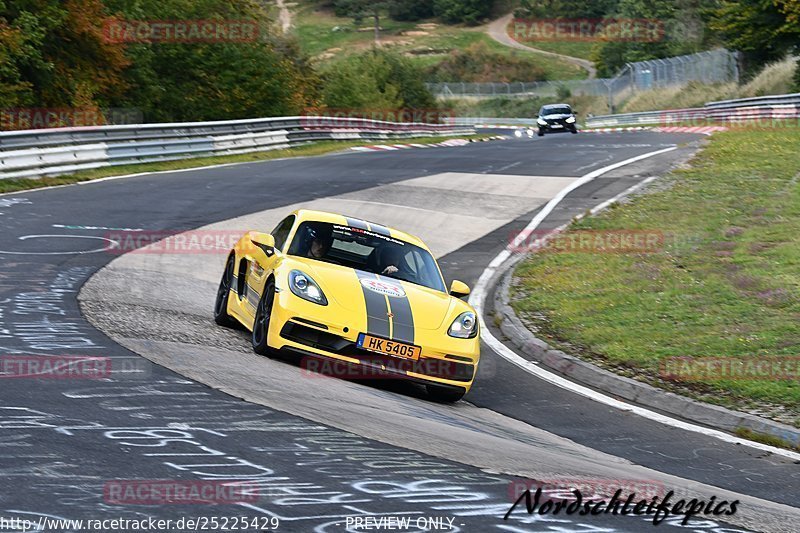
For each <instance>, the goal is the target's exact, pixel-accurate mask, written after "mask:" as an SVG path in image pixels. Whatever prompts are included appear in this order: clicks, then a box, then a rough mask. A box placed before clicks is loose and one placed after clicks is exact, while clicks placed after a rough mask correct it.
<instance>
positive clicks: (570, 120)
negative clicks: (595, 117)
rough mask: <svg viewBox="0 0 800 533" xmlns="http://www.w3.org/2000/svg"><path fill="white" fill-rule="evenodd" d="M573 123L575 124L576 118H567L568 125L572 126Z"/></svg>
mask: <svg viewBox="0 0 800 533" xmlns="http://www.w3.org/2000/svg"><path fill="white" fill-rule="evenodd" d="M573 122H575V117H567V123H568V124H572V123H573Z"/></svg>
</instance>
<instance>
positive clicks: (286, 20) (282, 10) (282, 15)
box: [275, 0, 292, 33]
mask: <svg viewBox="0 0 800 533" xmlns="http://www.w3.org/2000/svg"><path fill="white" fill-rule="evenodd" d="M275 3H276V4H277V5H278V9H279V12H278V21H279V22H280V23H281V30H283V33H288V32H289V28H291V27H292V13H291V11H289V8H288V7H287V6H286V2H285V1H284V0H275Z"/></svg>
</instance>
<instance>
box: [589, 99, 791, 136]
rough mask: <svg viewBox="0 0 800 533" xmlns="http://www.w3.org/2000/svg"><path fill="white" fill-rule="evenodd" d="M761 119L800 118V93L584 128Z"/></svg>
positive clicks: (604, 120)
mask: <svg viewBox="0 0 800 533" xmlns="http://www.w3.org/2000/svg"><path fill="white" fill-rule="evenodd" d="M762 119H774V120H787V119H800V93H794V94H782V95H776V96H760V97H756V98H740V99H736V100H722V101H719V102H708V103H706V104H705V105H704V106H703V107H696V108H689V109H668V110H664V111H645V112H642V113H622V114H618V115H602V116H596V117H591V118H588V119H586V126H587V127H590V128H606V127H614V126H642V125H668V124H678V123H685V122H697V121H701V120H702V121H707V122H718V123H729V124H740V123H746V122H748V121H753V120H762Z"/></svg>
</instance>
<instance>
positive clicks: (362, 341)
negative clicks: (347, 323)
mask: <svg viewBox="0 0 800 533" xmlns="http://www.w3.org/2000/svg"><path fill="white" fill-rule="evenodd" d="M356 346H358V347H359V348H363V349H364V350H369V351H370V352H375V353H380V354H383V355H391V356H393V357H400V358H402V359H414V360H415V361H416V360H417V359H419V356H420V354H421V353H422V348H420V347H419V346H414V345H413V344H406V343H404V342H397V341H390V340H388V339H381V338H380V337H373V336H372V335H367V334H365V333H362V334H360V335H359V336H358V342H357V343H356Z"/></svg>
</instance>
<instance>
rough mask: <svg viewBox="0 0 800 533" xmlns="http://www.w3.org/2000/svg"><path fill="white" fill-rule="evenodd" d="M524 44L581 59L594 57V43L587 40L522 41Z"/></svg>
mask: <svg viewBox="0 0 800 533" xmlns="http://www.w3.org/2000/svg"><path fill="white" fill-rule="evenodd" d="M522 44H524V45H526V46H530V47H532V48H538V49H540V50H547V51H548V52H555V53H556V54H563V55H565V56H572V57H579V58H581V59H588V60H591V59H592V47H593V46H594V43H592V42H586V41H522Z"/></svg>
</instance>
